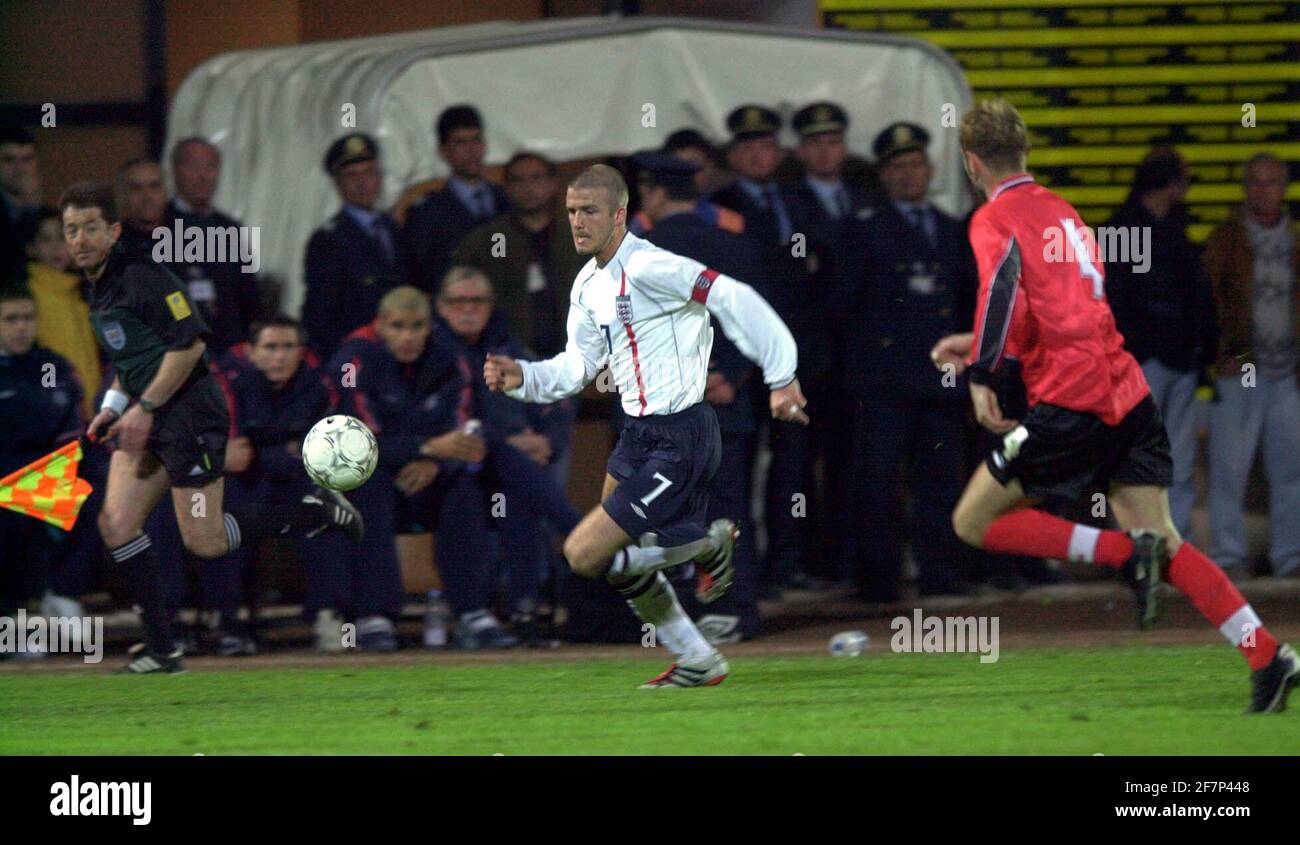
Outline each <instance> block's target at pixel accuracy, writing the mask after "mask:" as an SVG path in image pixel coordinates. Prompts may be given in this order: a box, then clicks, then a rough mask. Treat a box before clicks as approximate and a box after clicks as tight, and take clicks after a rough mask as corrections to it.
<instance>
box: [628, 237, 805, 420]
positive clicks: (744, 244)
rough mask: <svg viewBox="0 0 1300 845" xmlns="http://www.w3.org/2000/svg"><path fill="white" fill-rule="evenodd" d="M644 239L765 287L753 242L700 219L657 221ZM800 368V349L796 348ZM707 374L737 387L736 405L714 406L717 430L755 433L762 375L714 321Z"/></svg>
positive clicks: (762, 289)
mask: <svg viewBox="0 0 1300 845" xmlns="http://www.w3.org/2000/svg"><path fill="white" fill-rule="evenodd" d="M646 239H647V240H649V241H650V242H651V243H652V244H654V245H655V246H658V247H661V248H663V249H666V250H668V251H669V252H675V253H677V254H678V255H683V256H685V257H687V258H694V259H695V260H696V261H699V262H701V263H702V264H704V265H705V266H708V267H711V268H713V269H714V270H717V271H718V272H720V273H725V274H726V275H728V276H731V277H732V278H733V279H738V280H740V281H742V282H744V283H746V284H748V285H750V286H751V287H753V288H754V289H755V290H757V291H759V292H766V290H767V288H768V287H769V284H768V279H767V276H766V274H765V270H764V265H763V251H762V249H761V248H760V247H759V246H758V244H756V243H754V242H753V241H751V240H749V239H747V238H744V237H741V236H740V235H733V234H731V233H730V232H724V231H722V230H721V229H718V228H716V227H714V226H710V225H709V224H708V223H706V222H704V220H702V219H701V218H700V217H699V215H697V214H691V213H684V214H673V215H670V216H668V217H665V218H664V219H662V220H660V221H659V222H658V223H656V224H655V226H654V228H652V229H651V230H650V231H649V232H648V233H647V234H646ZM799 357H800V364H801V369H802V359H803V347H800V349H799ZM711 358H712V360H711V361H710V362H709V369H710V370H718V371H719V372H721V373H722V375H723V377H724V378H726V380H727V381H728V382H730V383H731V385H732V387H734V388H736V401H735V402H733V403H731V404H730V405H714V406H713V410H714V413H715V414H717V417H718V428H719V429H720V430H721V431H722V432H723V433H724V434H748V433H749V432H752V431H753V430H754V428H755V424H756V420H755V416H754V401H753V396H752V394H753V391H754V390H755V389H756V388H757V387H761V386H762V383H763V380H762V375H761V373H758V372H757V371H756V368H755V366H754V364H753V362H751V361H750V360H749V359H748V358H746V357H745V356H744V355H742V354H740V350H739V349H737V348H736V345H735V344H734V343H732V342H731V341H730V340H728V339H727V336H726V335H725V334H723V333H722V329H721V327H720V326H718V324H717V323H716V322H715V323H714V325H713V352H712V354H711Z"/></svg>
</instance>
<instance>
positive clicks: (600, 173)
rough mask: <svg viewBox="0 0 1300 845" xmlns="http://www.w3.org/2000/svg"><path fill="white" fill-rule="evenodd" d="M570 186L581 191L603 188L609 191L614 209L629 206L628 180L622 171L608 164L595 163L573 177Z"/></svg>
mask: <svg viewBox="0 0 1300 845" xmlns="http://www.w3.org/2000/svg"><path fill="white" fill-rule="evenodd" d="M569 187H570V188H577V189H578V190H579V191H589V190H595V189H596V188H603V189H604V190H605V191H607V192H608V193H607V195H608V196H609V199H610V202H611V204H612V210H614V211H617V210H618V209H620V208H627V200H628V194H627V180H625V179H624V178H623V174H622V173H619V172H618V171H617V170H615V169H614V168H612V167H610V166H609V165H608V164H593V165H592V166H591V167H588V168H587V169H586V170H584V171H582V172H581V173H579V174H578V175H577V176H575V177H573V181H572V182H570V183H569Z"/></svg>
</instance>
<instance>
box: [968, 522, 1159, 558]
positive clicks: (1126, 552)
mask: <svg viewBox="0 0 1300 845" xmlns="http://www.w3.org/2000/svg"><path fill="white" fill-rule="evenodd" d="M980 548H982V549H984V550H985V551H989V552H1002V553H1004V554H1016V555H1030V556H1031V557H1053V558H1057V559H1059V560H1073V561H1081V562H1083V563H1098V564H1101V565H1102V566H1109V567H1111V568H1112V569H1119V568H1120V567H1121V566H1123V565H1124V561H1126V560H1128V559H1129V556H1130V555H1132V554H1133V541H1132V540H1130V539H1129V537H1128V535H1127V534H1125V533H1124V532H1123V531H1107V530H1103V529H1100V528H1091V527H1089V526H1087V525H1080V524H1078V523H1077V522H1070V521H1069V520H1065V519H1061V518H1060V517H1059V516H1052V515H1051V514H1049V513H1043V512H1042V511H1036V510H1033V509H1032V508H1025V509H1024V510H1018V511H1013V512H1012V513H1009V514H1006V515H1004V516H1000V517H998V518H997V519H995V520H993V522H991V523H990V524H989V527H988V530H986V531H985V532H984V541H983V543H981V544H980Z"/></svg>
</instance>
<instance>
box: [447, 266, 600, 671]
mask: <svg viewBox="0 0 1300 845" xmlns="http://www.w3.org/2000/svg"><path fill="white" fill-rule="evenodd" d="M570 242H571V241H570ZM492 302H493V290H492V283H491V282H490V281H488V278H487V277H486V276H485V275H484V274H483V273H482V272H481V271H480V270H478V269H477V268H474V267H452V268H451V270H449V271H448V272H447V275H446V277H445V278H444V279H443V283H442V287H441V289H440V290H439V292H438V300H437V307H438V317H439V321H438V325H437V327H436V329H435V332H436V333H437V334H438V345H439V346H445V347H446V348H449V349H451V350H453V351H454V353H455V354H456V356H457V358H458V361H457V364H458V366H459V368H460V371H461V372H462V373H463V374H465V375H466V377H467V380H468V382H469V386H470V390H471V400H470V410H469V413H470V414H471V415H472V416H473V417H475V418H477V419H479V420H480V421H481V422H482V426H483V437H484V439H485V440H486V441H487V456H486V458H485V459H484V461H483V466H482V469H481V470H479V471H476V470H474V469H473V467H471V468H470V473H471V475H477V481H478V484H479V487H480V489H481V491H482V494H483V496H484V498H485V500H486V501H487V502H488V505H489V506H492V505H494V504H498V503H500V504H504V507H503V508H499V509H494V510H493V512H492V516H493V517H494V520H493V521H494V522H495V523H496V527H497V529H498V539H499V543H500V551H501V555H502V557H503V559H504V564H505V568H506V572H507V578H508V582H509V585H508V590H507V595H506V604H507V609H508V612H509V613H510V630H511V632H512V633H513V634H514V636H515V637H517V638H518V639H519V640H520V641H521V642H523V643H525V644H528V645H531V646H540V645H544V644H545V642H546V641H545V640H544V639H543V637H542V636H541V632H540V631H539V630H538V628H537V625H536V621H535V619H534V612H535V610H536V608H537V603H538V592H539V585H540V580H541V577H542V575H543V573H546V572H547V570H548V569H549V562H550V557H551V556H550V554H549V553H548V552H549V549H548V544H549V536H550V535H549V534H547V533H545V532H543V530H542V522H543V521H546V522H547V523H548V524H549V525H550V526H551V527H553V528H554V529H555V530H556V531H558V532H560V533H561V534H567V533H568V532H570V531H572V530H573V528H574V527H575V526H577V524H578V520H579V517H580V515H579V514H578V512H577V511H576V510H574V509H573V506H572V505H570V504H569V502H568V501H567V500H566V499H565V497H564V487H563V479H562V478H560V477H558V475H557V473H556V472H555V469H556V468H557V467H562V466H565V465H566V464H567V459H568V452H569V444H570V439H571V437H572V434H573V422H574V418H575V416H576V408H575V405H574V403H573V401H572V400H569V399H565V400H562V401H560V402H556V403H553V404H549V405H539V404H533V403H524V402H520V401H518V400H516V399H511V398H510V397H509V396H506V395H505V394H504V393H496V392H492V391H490V390H488V388H487V384H486V383H485V382H484V381H483V362H484V360H485V358H486V356H487V355H488V354H489V353H491V354H495V355H509V356H511V357H515V356H518V355H527V354H528V353H527V352H525V350H524V349H523V348H522V347H520V346H519V345H518V344H517V343H514V342H513V341H512V340H511V338H510V336H509V334H508V333H507V332H506V331H505V326H504V323H503V321H502V320H500V319H495V320H494V319H492ZM498 493H499V494H500V497H497V500H496V501H494V496H495V495H496V494H498ZM501 497H504V498H501Z"/></svg>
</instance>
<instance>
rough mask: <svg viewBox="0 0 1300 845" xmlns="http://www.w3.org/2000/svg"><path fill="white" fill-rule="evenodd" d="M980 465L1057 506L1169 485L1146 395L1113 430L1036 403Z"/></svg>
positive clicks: (1165, 443) (1161, 431)
mask: <svg viewBox="0 0 1300 845" xmlns="http://www.w3.org/2000/svg"><path fill="white" fill-rule="evenodd" d="M985 464H986V465H987V466H988V468H989V472H991V473H993V477H994V478H996V479H997V480H998V481H999V482H1001V483H1002V484H1003V485H1006V484H1007V483H1009V482H1010V481H1011V480H1013V479H1015V480H1018V481H1019V482H1020V484H1021V486H1022V487H1024V488H1025V494H1026V495H1028V496H1032V497H1034V498H1037V499H1042V500H1044V501H1046V502H1056V503H1060V504H1064V503H1069V502H1074V501H1077V500H1078V499H1080V498H1082V497H1083V495H1084V494H1085V493H1087V492H1088V491H1089V490H1090V489H1097V488H1100V489H1101V490H1102V491H1103V492H1105V491H1106V489H1107V488H1108V487H1109V486H1110V485H1111V484H1126V485H1150V486H1152V487H1168V486H1169V485H1170V483H1171V482H1172V481H1173V460H1172V459H1171V458H1170V456H1169V435H1168V434H1166V433H1165V422H1164V419H1163V418H1162V417H1161V416H1160V410H1159V409H1158V408H1157V407H1156V403H1155V401H1154V400H1153V399H1152V398H1151V397H1150V396H1149V395H1148V396H1147V397H1146V398H1145V399H1143V400H1142V401H1141V402H1139V403H1138V404H1137V405H1136V406H1134V408H1133V410H1131V411H1129V412H1128V415H1127V416H1125V417H1124V419H1122V420H1120V423H1119V425H1116V426H1110V425H1106V424H1105V423H1104V422H1102V421H1101V419H1100V418H1099V417H1097V416H1096V415H1094V414H1087V413H1083V412H1081V411H1071V410H1069V409H1068V408H1062V407H1060V406H1057V405H1048V404H1045V403H1039V404H1038V405H1035V406H1034V407H1033V408H1030V409H1029V413H1027V414H1026V415H1025V417H1024V419H1023V420H1022V421H1021V423H1020V425H1019V426H1018V427H1017V428H1016V429H1014V430H1013V431H1011V432H1008V433H1007V434H1006V436H1005V437H1003V439H1002V446H1001V447H1000V448H998V449H996V450H994V451H993V453H992V454H990V455H989V456H988V458H987V459H985Z"/></svg>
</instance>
